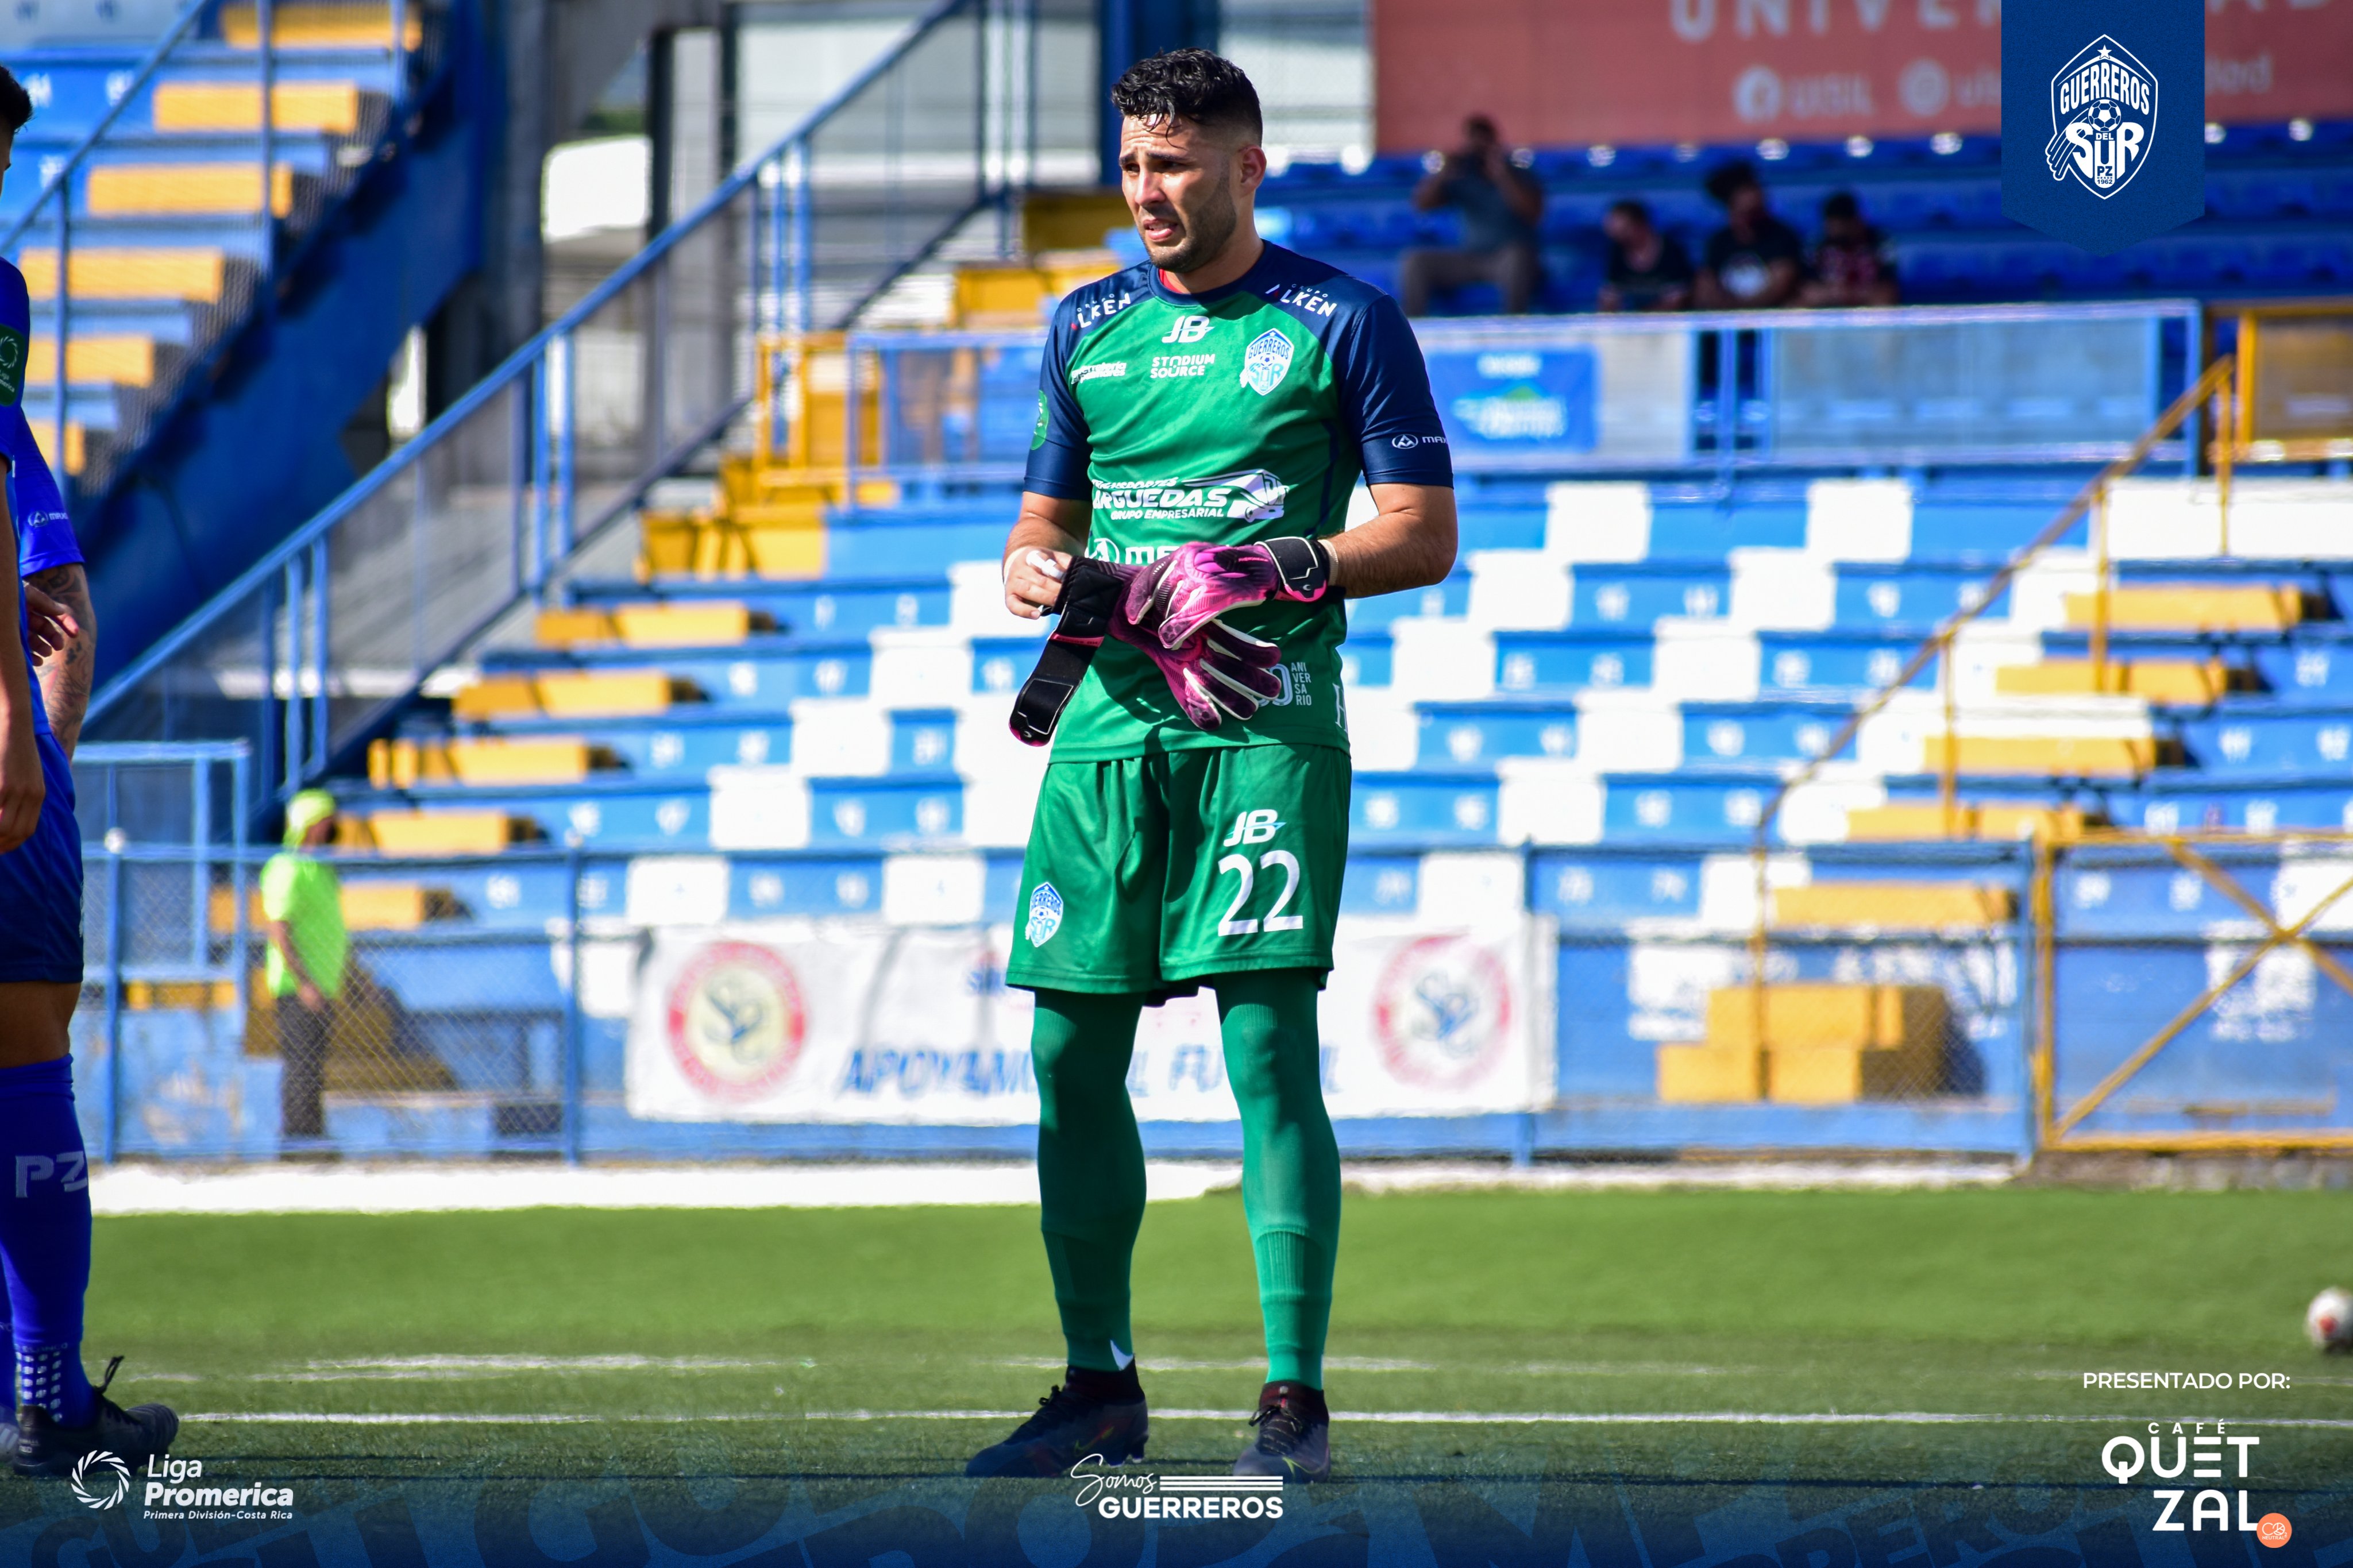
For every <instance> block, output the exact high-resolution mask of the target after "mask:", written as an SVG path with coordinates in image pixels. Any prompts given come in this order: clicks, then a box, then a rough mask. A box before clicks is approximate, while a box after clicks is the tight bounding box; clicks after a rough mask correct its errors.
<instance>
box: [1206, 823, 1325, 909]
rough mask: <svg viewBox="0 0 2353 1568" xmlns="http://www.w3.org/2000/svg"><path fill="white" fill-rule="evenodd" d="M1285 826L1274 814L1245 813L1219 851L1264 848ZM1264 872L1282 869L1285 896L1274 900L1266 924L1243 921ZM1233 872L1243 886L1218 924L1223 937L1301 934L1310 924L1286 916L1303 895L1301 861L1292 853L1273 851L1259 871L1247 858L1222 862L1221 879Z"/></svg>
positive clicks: (1262, 860)
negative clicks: (1244, 846) (1247, 846)
mask: <svg viewBox="0 0 2353 1568" xmlns="http://www.w3.org/2000/svg"><path fill="white" fill-rule="evenodd" d="M1281 826H1282V823H1281V822H1280V821H1278V820H1277V819H1276V817H1275V815H1274V813H1273V812H1271V811H1245V812H1243V813H1242V814H1241V815H1240V816H1237V817H1235V818H1234V828H1233V831H1232V832H1231V833H1229V834H1227V835H1226V838H1225V842H1224V843H1223V844H1222V845H1221V846H1219V847H1221V848H1226V849H1230V848H1232V847H1235V846H1236V845H1238V844H1263V843H1265V842H1266V841H1267V840H1269V839H1271V838H1272V837H1274V833H1275V829H1277V828H1279V827H1281ZM1261 869H1264V870H1269V871H1271V870H1277V869H1280V870H1281V871H1282V875H1283V882H1282V894H1281V895H1280V896H1279V897H1277V898H1276V900H1274V908H1272V909H1271V910H1268V911H1267V912H1266V918H1265V919H1264V920H1263V921H1260V920H1244V919H1241V918H1240V916H1241V909H1242V906H1243V905H1244V904H1246V903H1248V902H1250V889H1251V887H1252V886H1253V884H1254V883H1255V880H1256V879H1257V875H1258V871H1259V870H1261ZM1229 871H1231V872H1233V873H1234V874H1235V875H1237V876H1239V877H1240V879H1241V886H1240V887H1239V888H1237V889H1234V901H1233V902H1232V903H1230V904H1228V905H1227V906H1226V918H1225V919H1223V920H1221V921H1219V922H1218V934H1219V936H1252V935H1255V934H1257V933H1258V932H1259V931H1269V932H1273V931H1298V930H1300V929H1302V928H1303V926H1305V924H1306V923H1307V922H1306V921H1305V919H1304V918H1303V917H1302V916H1299V915H1287V914H1284V913H1283V912H1282V911H1283V910H1287V909H1289V908H1290V907H1291V900H1292V898H1293V895H1294V894H1296V893H1297V892H1298V891H1299V859H1298V857H1296V856H1294V855H1293V854H1292V852H1291V851H1290V850H1288V849H1270V850H1268V851H1267V852H1266V853H1265V854H1263V855H1261V856H1260V857H1259V858H1258V865H1257V866H1256V867H1253V866H1252V865H1251V864H1250V857H1249V856H1247V855H1229V856H1227V857H1226V858H1224V859H1222V860H1220V861H1219V862H1218V875H1219V876H1220V877H1222V876H1224V875H1225V874H1226V873H1227V872H1229Z"/></svg>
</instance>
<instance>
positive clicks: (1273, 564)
mask: <svg viewBox="0 0 2353 1568" xmlns="http://www.w3.org/2000/svg"><path fill="white" fill-rule="evenodd" d="M1331 572H1332V557H1331V554H1330V552H1327V551H1326V550H1325V549H1324V546H1323V545H1322V544H1321V543H1319V542H1316V541H1314V540H1313V539H1298V538H1293V539H1270V540H1265V541H1263V542H1260V543H1257V544H1203V543H1201V542H1198V541H1195V542H1192V543H1189V544H1180V545H1178V546H1177V547H1176V549H1175V550H1173V551H1171V552H1169V553H1167V554H1166V555H1164V556H1162V557H1161V558H1160V559H1159V560H1157V561H1155V562H1154V563H1152V564H1151V565H1149V566H1146V567H1145V569H1144V570H1143V572H1142V573H1141V574H1138V576H1137V577H1136V580H1135V584H1134V586H1133V587H1131V588H1130V589H1129V590H1128V595H1127V614H1128V618H1129V619H1131V620H1133V621H1134V623H1135V624H1136V625H1137V626H1144V627H1145V628H1147V629H1149V630H1151V631H1155V632H1157V633H1158V634H1159V635H1160V645H1161V646H1162V647H1170V648H1174V647H1183V646H1184V644H1185V643H1186V642H1187V640H1188V639H1189V638H1190V637H1192V636H1193V634H1194V633H1195V632H1197V631H1198V630H1200V629H1201V627H1202V626H1205V625H1207V624H1208V622H1209V621H1210V620H1211V619H1213V618H1215V617H1216V616H1221V615H1223V614H1224V613H1225V612H1226V611H1228V610H1230V609H1234V608H1236V607H1238V606H1240V605H1262V604H1264V603H1266V601H1268V600H1269V599H1291V600H1295V601H1297V602H1299V603H1301V604H1312V603H1313V602H1314V601H1315V600H1317V599H1320V598H1322V597H1323V596H1324V589H1325V588H1326V587H1327V586H1329V584H1330V580H1331Z"/></svg>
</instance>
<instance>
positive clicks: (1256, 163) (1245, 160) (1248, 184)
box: [1234, 145, 1266, 191]
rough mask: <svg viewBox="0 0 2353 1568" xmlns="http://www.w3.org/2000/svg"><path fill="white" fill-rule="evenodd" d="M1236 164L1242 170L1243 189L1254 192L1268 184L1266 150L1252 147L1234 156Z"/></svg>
mask: <svg viewBox="0 0 2353 1568" xmlns="http://www.w3.org/2000/svg"><path fill="white" fill-rule="evenodd" d="M1234 163H1236V164H1237V165H1238V166H1239V167H1240V170H1241V184H1242V189H1243V190H1246V191H1254V190H1256V189H1258V188H1259V186H1261V184H1265V183H1266V149H1265V148H1263V147H1260V146H1256V145H1252V146H1249V147H1245V148H1243V149H1242V150H1241V151H1240V152H1239V153H1235V154H1234Z"/></svg>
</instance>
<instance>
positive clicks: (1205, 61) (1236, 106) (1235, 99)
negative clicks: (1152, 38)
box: [1111, 49, 1266, 143]
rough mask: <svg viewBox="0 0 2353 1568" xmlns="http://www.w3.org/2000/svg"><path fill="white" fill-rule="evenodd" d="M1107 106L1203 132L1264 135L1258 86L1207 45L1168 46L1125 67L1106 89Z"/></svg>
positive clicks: (1250, 138) (1251, 136)
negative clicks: (1184, 122) (1179, 122)
mask: <svg viewBox="0 0 2353 1568" xmlns="http://www.w3.org/2000/svg"><path fill="white" fill-rule="evenodd" d="M1111 102H1112V107H1113V108H1114V109H1116V110H1119V111H1120V113H1121V115H1122V116H1124V118H1126V119H1129V120H1141V121H1145V123H1147V124H1150V123H1155V122H1157V121H1164V120H1189V121H1192V122H1193V123H1194V124H1196V125H1198V126H1200V127H1201V128H1202V129H1203V130H1205V131H1224V132H1244V133H1245V134H1244V137H1243V140H1244V141H1245V142H1250V143H1255V142H1258V141H1259V140H1260V139H1261V137H1263V136H1264V135H1265V134H1266V121H1265V120H1264V118H1263V117H1262V116H1261V114H1260V113H1259V107H1258V89H1256V88H1254V87H1252V86H1251V85H1250V78H1248V77H1246V76H1244V75H1243V74H1242V68H1241V67H1240V66H1238V65H1236V64H1234V62H1233V61H1231V60H1229V59H1226V58H1222V57H1220V56H1218V55H1213V54H1211V53H1210V52H1209V51H1208V50H1207V49H1171V50H1169V51H1168V52H1167V53H1166V54H1165V55H1154V56H1153V57H1152V58H1150V59H1145V60H1138V61H1136V62H1135V63H1134V65H1132V66H1130V67H1128V68H1127V74H1126V75H1125V76H1123V77H1121V78H1120V79H1119V80H1118V82H1117V83H1115V84H1114V85H1113V88H1112V89H1111Z"/></svg>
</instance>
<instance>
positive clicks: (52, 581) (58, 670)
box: [25, 563, 98, 757]
mask: <svg viewBox="0 0 2353 1568" xmlns="http://www.w3.org/2000/svg"><path fill="white" fill-rule="evenodd" d="M25 581H26V584H28V585H30V586H32V587H35V588H37V589H39V590H40V591H41V592H42V593H44V594H47V595H48V596H49V597H50V598H52V599H54V600H56V601H57V602H58V605H61V606H62V607H63V608H64V609H65V610H66V612H67V613H68V614H69V615H70V616H72V617H73V620H74V624H75V628H76V629H75V632H74V635H73V636H72V637H69V638H68V639H67V641H66V643H65V646H64V647H61V648H59V649H58V650H57V651H55V652H53V653H51V654H50V655H49V656H48V658H45V659H43V660H42V661H41V667H40V681H41V705H42V706H43V707H44V708H47V710H48V714H49V728H50V729H51V730H52V731H55V732H56V734H57V737H58V745H59V746H61V747H63V748H64V749H65V753H66V755H67V756H68V757H71V756H72V755H73V752H74V745H75V742H78V741H79V740H80V739H81V721H82V714H83V713H84V712H85V711H86V710H88V709H89V707H90V672H91V671H92V670H93V669H95V668H97V662H98V613H97V612H96V611H95V610H93V609H91V608H90V578H89V577H88V575H87V574H84V573H83V571H82V569H81V566H80V565H79V563H75V564H71V565H66V566H52V567H50V568H49V569H48V570H47V571H46V572H36V573H34V574H32V575H31V576H30V577H27V578H26V579H25Z"/></svg>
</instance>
